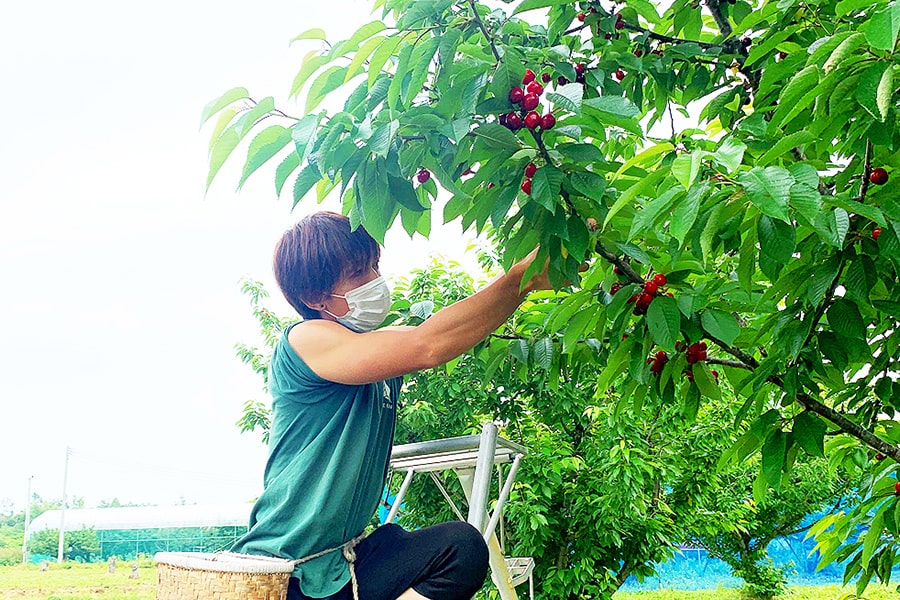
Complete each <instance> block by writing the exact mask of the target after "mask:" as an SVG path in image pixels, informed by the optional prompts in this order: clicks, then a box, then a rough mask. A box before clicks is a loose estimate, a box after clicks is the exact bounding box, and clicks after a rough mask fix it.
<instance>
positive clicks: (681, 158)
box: [672, 150, 706, 190]
mask: <svg viewBox="0 0 900 600" xmlns="http://www.w3.org/2000/svg"><path fill="white" fill-rule="evenodd" d="M705 155H706V153H705V152H702V151H699V150H698V151H694V152H691V153H690V154H679V155H678V157H677V158H676V159H675V160H674V161H673V162H672V175H674V176H675V179H677V180H678V183H680V184H681V185H682V186H684V189H686V190H689V189H691V184H692V183H693V182H694V180H695V179H696V178H697V175H698V174H699V173H700V167H701V166H702V165H703V158H704V157H705Z"/></svg>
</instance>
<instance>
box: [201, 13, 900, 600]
mask: <svg viewBox="0 0 900 600" xmlns="http://www.w3.org/2000/svg"><path fill="white" fill-rule="evenodd" d="M373 8H374V9H375V10H378V11H380V17H378V18H376V19H375V20H373V21H372V22H371V23H369V24H367V25H364V26H363V27H361V28H360V29H359V30H357V32H355V33H354V34H353V35H352V36H351V37H350V38H349V39H348V40H344V41H340V42H336V43H331V44H321V41H322V40H324V39H325V38H326V35H325V33H324V32H322V31H321V30H309V31H306V32H304V33H302V34H300V35H299V36H298V37H297V38H296V40H297V41H303V43H316V44H318V45H319V47H320V49H319V50H314V51H312V52H311V53H310V54H309V55H308V56H307V58H306V60H305V61H304V64H303V65H302V67H301V69H300V71H299V72H298V73H297V74H296V76H295V77H294V79H293V83H292V85H291V95H292V96H299V95H301V94H302V95H303V96H304V97H305V101H304V106H303V107H302V109H301V110H302V113H303V114H304V116H302V117H297V118H295V117H292V116H290V113H291V112H293V111H291V110H290V109H288V108H285V109H284V110H283V109H281V108H276V107H275V103H274V100H273V99H272V98H271V97H267V98H264V99H261V100H259V101H256V100H254V99H251V97H250V94H249V92H248V91H247V90H245V89H243V88H235V89H233V90H230V91H228V92H227V93H225V94H224V95H223V96H222V97H220V98H218V99H216V100H215V101H213V102H211V103H210V104H209V106H207V108H206V109H205V110H204V111H203V116H202V122H205V121H207V120H209V119H210V118H211V117H213V116H217V117H218V118H217V120H216V122H215V125H214V126H213V130H212V147H211V153H210V169H209V176H208V182H209V183H211V182H212V180H213V178H214V177H215V176H216V174H217V172H218V171H219V169H220V168H221V166H222V164H223V163H224V161H225V160H226V159H227V158H228V157H229V155H231V154H232V153H233V151H234V149H235V148H236V147H237V146H238V145H240V142H241V140H242V139H243V138H245V137H247V136H249V134H250V132H253V136H252V140H251V141H250V142H249V145H248V146H247V158H246V160H245V163H244V168H243V170H242V173H241V177H240V181H239V186H240V185H241V184H243V182H244V181H246V179H247V178H248V177H249V176H250V175H252V174H253V173H254V172H256V171H257V170H258V169H259V168H260V167H261V166H262V165H263V164H265V163H267V162H268V161H269V160H271V159H272V158H275V157H278V158H277V160H278V166H277V167H276V168H275V188H276V189H275V191H276V193H277V194H281V192H282V189H283V188H284V187H285V185H286V183H287V181H288V180H289V179H291V180H292V182H293V183H292V186H291V188H290V189H292V196H293V200H294V202H299V201H301V200H303V198H304V197H305V196H306V195H307V193H308V192H311V191H312V190H313V189H314V188H315V190H316V192H315V193H316V196H317V197H318V198H322V197H324V196H326V195H328V194H329V193H331V192H335V193H338V194H340V195H341V198H342V200H343V206H344V211H345V212H346V213H347V214H348V215H349V216H350V218H351V220H352V222H353V223H361V224H364V225H365V227H366V229H367V230H368V231H369V232H370V233H372V234H373V235H374V236H375V237H376V239H379V240H381V239H383V235H384V232H385V231H386V230H387V229H388V227H390V226H391V225H392V224H393V223H394V222H395V221H396V220H397V218H398V217H399V221H400V223H401V225H402V226H403V227H404V228H405V229H406V230H407V231H408V232H409V233H410V234H411V235H412V234H413V233H414V232H418V233H420V234H422V235H428V233H429V232H430V227H431V221H432V214H431V212H432V210H433V209H438V210H439V211H440V212H441V213H442V217H443V220H444V221H445V222H451V221H452V222H457V223H459V224H460V225H461V226H462V228H463V229H474V230H475V231H479V232H490V233H491V235H492V237H493V239H494V241H495V243H496V245H497V247H498V248H499V250H500V255H501V260H502V263H503V264H504V265H509V264H511V263H512V262H513V261H515V260H517V259H519V258H521V257H523V256H525V255H526V254H527V252H529V251H530V250H531V249H532V248H533V247H534V246H535V245H536V244H538V243H539V244H540V247H541V256H540V258H549V260H550V267H551V276H552V280H553V281H554V282H555V284H556V285H557V286H558V287H559V288H560V292H559V294H558V296H556V301H557V303H558V304H557V306H556V307H555V308H554V309H553V310H552V311H548V312H546V313H544V314H543V315H542V316H543V317H544V320H543V321H540V322H535V323H533V324H532V325H533V326H532V327H531V328H530V329H529V330H528V333H527V335H526V336H525V339H524V340H505V341H506V342H508V343H495V344H492V345H491V348H492V350H491V355H490V357H489V358H487V359H486V360H488V361H489V362H490V361H492V360H497V361H499V360H500V359H499V358H496V356H499V355H500V354H504V355H506V354H510V353H513V355H515V353H518V354H519V355H521V356H525V349H526V348H527V350H528V356H539V357H542V362H543V359H544V358H547V357H549V362H548V364H546V371H547V373H548V378H547V385H548V387H549V389H557V387H556V386H558V382H559V379H560V377H561V374H564V373H566V372H568V371H570V370H571V369H573V367H574V366H575V363H578V362H580V361H586V362H587V363H589V367H590V368H592V369H596V370H597V372H598V375H597V379H596V385H597V388H598V389H605V388H608V387H616V388H618V389H617V393H618V394H619V395H620V396H621V397H622V398H623V399H626V401H627V402H628V403H630V404H632V405H640V406H641V407H642V408H643V409H644V410H651V411H653V410H658V407H659V406H669V405H672V404H675V403H678V404H680V405H681V406H682V407H683V409H682V410H683V411H684V412H686V413H688V414H693V413H698V412H699V406H700V404H701V403H708V402H716V401H719V400H720V399H721V398H722V393H721V390H720V388H719V387H718V385H717V384H716V382H715V378H714V377H713V376H712V374H711V369H710V367H709V365H715V366H717V368H718V369H719V370H720V371H722V374H723V376H724V377H725V378H727V380H728V381H729V384H730V386H732V388H733V389H734V390H735V392H736V394H737V400H736V402H737V403H738V405H739V406H738V410H739V412H738V416H737V418H736V419H735V421H736V422H737V423H739V424H742V423H748V424H749V429H748V430H747V432H746V433H745V434H744V435H743V437H741V438H740V439H739V441H738V443H737V444H736V445H735V446H734V447H732V448H731V449H730V450H729V451H728V452H726V453H725V454H723V457H722V460H721V461H720V466H722V467H725V466H728V465H732V464H737V463H740V462H741V461H743V460H745V459H746V458H748V457H750V456H751V455H755V454H757V453H759V455H760V456H761V460H760V461H759V464H760V469H759V471H758V483H757V484H756V485H755V486H754V490H755V496H756V500H757V501H761V500H762V499H763V497H764V496H765V494H766V492H767V490H769V489H773V490H775V491H778V490H779V489H780V488H781V487H782V485H783V484H786V483H787V482H789V481H790V479H789V477H790V475H789V474H790V471H791V469H792V467H793V465H794V463H795V462H796V459H797V456H798V455H799V453H801V452H805V453H808V454H810V455H813V456H819V457H822V456H826V455H827V457H828V459H829V461H832V462H839V463H841V464H842V465H843V466H845V467H846V468H848V469H855V470H857V472H860V473H862V474H864V475H865V476H866V477H867V478H868V479H867V481H866V485H865V486H864V487H863V488H861V492H862V494H861V502H860V503H859V504H858V505H857V506H856V507H855V508H853V509H851V510H848V511H845V512H840V513H835V514H834V515H833V518H830V519H826V521H823V523H825V524H827V527H826V526H823V527H821V528H815V529H814V530H813V531H814V532H815V534H816V535H817V536H818V537H817V539H818V540H819V541H820V544H821V546H820V547H821V549H822V550H823V554H822V556H823V561H825V562H830V561H833V560H840V559H847V564H848V571H847V573H848V575H849V576H857V575H858V590H859V591H860V592H861V591H862V590H863V589H864V588H865V586H866V585H867V583H868V581H869V580H870V579H871V578H872V577H878V578H880V579H882V580H884V581H887V580H888V579H889V577H890V570H891V568H892V567H893V565H895V564H896V562H897V542H898V537H900V524H898V519H897V518H896V513H897V507H898V500H900V482H898V480H897V475H896V461H898V460H900V448H898V446H897V443H898V441H900V430H898V428H897V427H896V423H895V422H894V418H895V416H896V409H897V408H898V405H900V387H898V386H900V384H898V383H895V382H894V380H893V377H892V373H893V372H894V371H895V370H896V369H895V362H896V360H897V357H898V346H900V341H898V335H900V333H898V328H897V326H896V325H897V319H898V315H900V303H898V302H897V300H896V297H897V288H898V278H897V268H898V262H900V235H898V234H900V227H898V223H900V204H898V202H897V196H896V194H894V193H893V192H892V186H891V185H890V184H889V179H890V176H891V173H892V171H893V169H894V168H895V167H896V166H897V163H898V160H900V159H898V156H897V146H898V132H897V128H896V124H897V114H898V113H897V95H896V93H895V85H894V74H895V71H896V69H897V64H896V62H897V61H896V58H897V57H896V40H897V35H898V29H900V26H898V25H897V24H898V23H900V15H898V11H900V8H898V5H897V4H896V3H889V2H887V1H886V0H876V1H874V2H873V1H871V0H866V1H863V0H840V1H837V0H810V1H807V2H799V1H797V0H779V1H777V2H776V1H770V0H759V1H751V2H747V1H745V0H735V2H734V4H731V3H730V1H729V2H721V1H720V0H706V1H704V2H703V3H702V4H701V3H697V2H689V1H686V0H676V1H675V2H672V3H665V4H662V3H654V2H652V1H643V0H641V1H639V0H627V1H626V2H624V3H619V4H616V5H611V4H609V3H608V2H603V1H600V0H596V1H582V0H523V1H520V2H519V1H516V2H508V3H507V2H504V3H502V4H499V3H493V2H491V3H488V2H478V1H476V0H467V1H466V2H457V3H454V2H452V0H438V1H423V0H374V2H373ZM326 99H328V100H329V101H331V102H332V103H334V105H335V106H340V104H339V103H340V102H341V101H343V104H342V108H339V109H337V110H334V111H327V110H321V109H320V106H321V105H322V103H323V101H324V100H326ZM675 113H682V114H684V115H687V116H691V115H698V117H699V123H698V124H696V125H695V124H690V123H688V124H685V123H684V121H683V120H681V119H679V120H678V121H677V122H676V119H675ZM438 185H439V186H440V189H442V190H444V191H445V192H446V196H440V197H439V195H438ZM445 197H448V198H449V199H448V200H447V201H446V202H444V198H445ZM585 258H587V259H589V262H590V268H589V270H588V271H587V272H586V273H584V274H583V276H582V275H580V274H579V273H578V272H577V268H578V265H579V264H581V263H582V261H583V260H584V259H585ZM541 262H542V261H540V260H539V261H536V264H539V263H541ZM657 275H662V276H664V279H663V278H660V277H657ZM567 281H569V282H572V283H574V284H577V285H576V287H575V288H573V289H571V290H568V289H563V288H565V284H566V282H567ZM668 294H671V296H669V295H668ZM590 339H596V340H598V342H599V344H600V350H599V351H597V352H592V353H584V352H582V351H581V350H580V348H581V347H582V346H583V345H584V344H586V342H587V340H590ZM703 346H706V347H705V348H704V347H703ZM548 349H553V351H552V352H550V351H549V350H548ZM659 352H665V353H666V355H665V356H666V357H667V359H668V360H667V361H666V362H665V364H662V363H659V364H660V367H659V369H658V370H659V375H658V376H651V372H650V371H651V368H652V365H649V366H648V365H647V364H645V362H644V361H645V359H646V357H648V356H651V355H654V356H655V355H656V354H657V353H659ZM495 353H496V354H495ZM685 368H687V369H688V370H690V372H691V375H692V379H684V378H681V377H680V376H676V377H673V374H680V373H681V372H682V371H683V370H684V369H685ZM623 382H624V383H623ZM838 434H839V435H838ZM826 435H827V436H828V437H829V443H828V444H825V438H826ZM876 453H877V454H879V455H881V456H883V457H885V458H884V460H885V461H887V462H883V461H872V460H871V458H872V457H873V456H874V455H875V454H876Z"/></svg>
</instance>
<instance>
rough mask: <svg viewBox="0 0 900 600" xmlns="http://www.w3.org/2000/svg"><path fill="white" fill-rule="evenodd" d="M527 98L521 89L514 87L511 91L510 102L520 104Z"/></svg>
mask: <svg viewBox="0 0 900 600" xmlns="http://www.w3.org/2000/svg"><path fill="white" fill-rule="evenodd" d="M524 97H525V91H524V90H523V89H522V88H520V87H514V88H513V89H511V90H509V101H510V102H512V103H513V104H518V103H520V102H521V101H522V99H523V98H524Z"/></svg>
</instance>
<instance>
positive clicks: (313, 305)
mask: <svg viewBox="0 0 900 600" xmlns="http://www.w3.org/2000/svg"><path fill="white" fill-rule="evenodd" d="M301 302H303V304H304V305H305V306H306V307H307V308H309V309H310V310H318V311H322V310H325V302H324V301H321V300H320V301H319V302H307V301H306V300H302V299H301Z"/></svg>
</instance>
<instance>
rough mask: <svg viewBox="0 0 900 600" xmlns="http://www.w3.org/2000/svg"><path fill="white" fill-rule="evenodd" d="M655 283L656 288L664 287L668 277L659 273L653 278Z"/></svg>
mask: <svg viewBox="0 0 900 600" xmlns="http://www.w3.org/2000/svg"><path fill="white" fill-rule="evenodd" d="M653 283H655V284H656V287H663V286H664V285H666V276H665V275H663V274H662V273H657V274H656V275H654V276H653Z"/></svg>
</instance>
